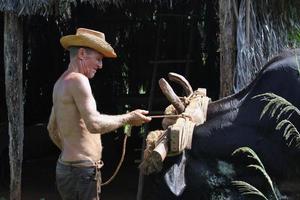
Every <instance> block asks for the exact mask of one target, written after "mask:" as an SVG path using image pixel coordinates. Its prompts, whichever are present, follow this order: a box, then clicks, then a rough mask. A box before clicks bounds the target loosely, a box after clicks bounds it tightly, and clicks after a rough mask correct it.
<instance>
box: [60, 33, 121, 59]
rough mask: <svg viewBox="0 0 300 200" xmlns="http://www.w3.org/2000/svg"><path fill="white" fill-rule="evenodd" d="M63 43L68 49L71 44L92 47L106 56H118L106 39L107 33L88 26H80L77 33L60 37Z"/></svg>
mask: <svg viewBox="0 0 300 200" xmlns="http://www.w3.org/2000/svg"><path fill="white" fill-rule="evenodd" d="M60 43H61V45H62V46H63V47H64V48H65V49H68V48H69V47H71V46H82V47H89V48H92V49H94V50H96V51H98V52H99V53H101V54H103V56H104V57H109V58H115V57H117V55H116V53H115V51H114V49H113V48H112V47H111V46H110V44H109V43H107V42H106V41H105V35H104V33H102V32H99V31H94V30H91V29H86V28H78V29H77V31H76V35H66V36H63V37H61V38H60Z"/></svg>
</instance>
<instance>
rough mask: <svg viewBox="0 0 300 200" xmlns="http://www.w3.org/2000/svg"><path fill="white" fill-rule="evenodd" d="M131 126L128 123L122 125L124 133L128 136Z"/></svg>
mask: <svg viewBox="0 0 300 200" xmlns="http://www.w3.org/2000/svg"><path fill="white" fill-rule="evenodd" d="M131 128H132V126H131V125H129V124H126V125H124V134H126V135H127V136H128V137H130V136H131Z"/></svg>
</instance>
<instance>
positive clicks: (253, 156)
mask: <svg viewBox="0 0 300 200" xmlns="http://www.w3.org/2000/svg"><path fill="white" fill-rule="evenodd" d="M240 153H242V154H246V155H247V158H251V159H253V160H254V161H255V162H256V163H257V164H258V165H259V166H260V167H262V168H263V169H265V167H264V165H263V163H262V162H261V160H260V159H259V157H258V156H257V154H256V153H255V152H254V151H253V150H252V149H251V148H249V147H240V148H238V149H236V150H235V151H234V152H233V153H232V154H231V155H232V156H235V155H236V154H240Z"/></svg>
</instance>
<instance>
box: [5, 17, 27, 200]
mask: <svg viewBox="0 0 300 200" xmlns="http://www.w3.org/2000/svg"><path fill="white" fill-rule="evenodd" d="M22 28H23V27H22V20H21V19H20V18H19V17H18V16H17V15H16V14H14V13H9V12H7V13H5V14H4V66H5V88H6V105H7V114H8V123H9V128H8V130H9V137H10V138H9V159H10V200H19V199H21V174H22V160H23V138H24V110H23V78H22V68H23V32H22Z"/></svg>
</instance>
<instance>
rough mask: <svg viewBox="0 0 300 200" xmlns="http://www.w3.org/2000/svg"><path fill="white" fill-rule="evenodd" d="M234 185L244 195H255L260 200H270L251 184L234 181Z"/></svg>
mask: <svg viewBox="0 0 300 200" xmlns="http://www.w3.org/2000/svg"><path fill="white" fill-rule="evenodd" d="M232 184H233V185H234V186H236V187H237V188H238V191H239V192H240V193H241V194H242V195H244V196H247V195H254V196H256V197H257V198H258V199H259V198H260V199H264V200H268V199H267V197H266V196H265V195H264V194H263V193H262V192H260V191H259V190H258V189H257V188H256V187H254V186H252V185H251V184H249V183H247V182H244V181H232Z"/></svg>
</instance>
